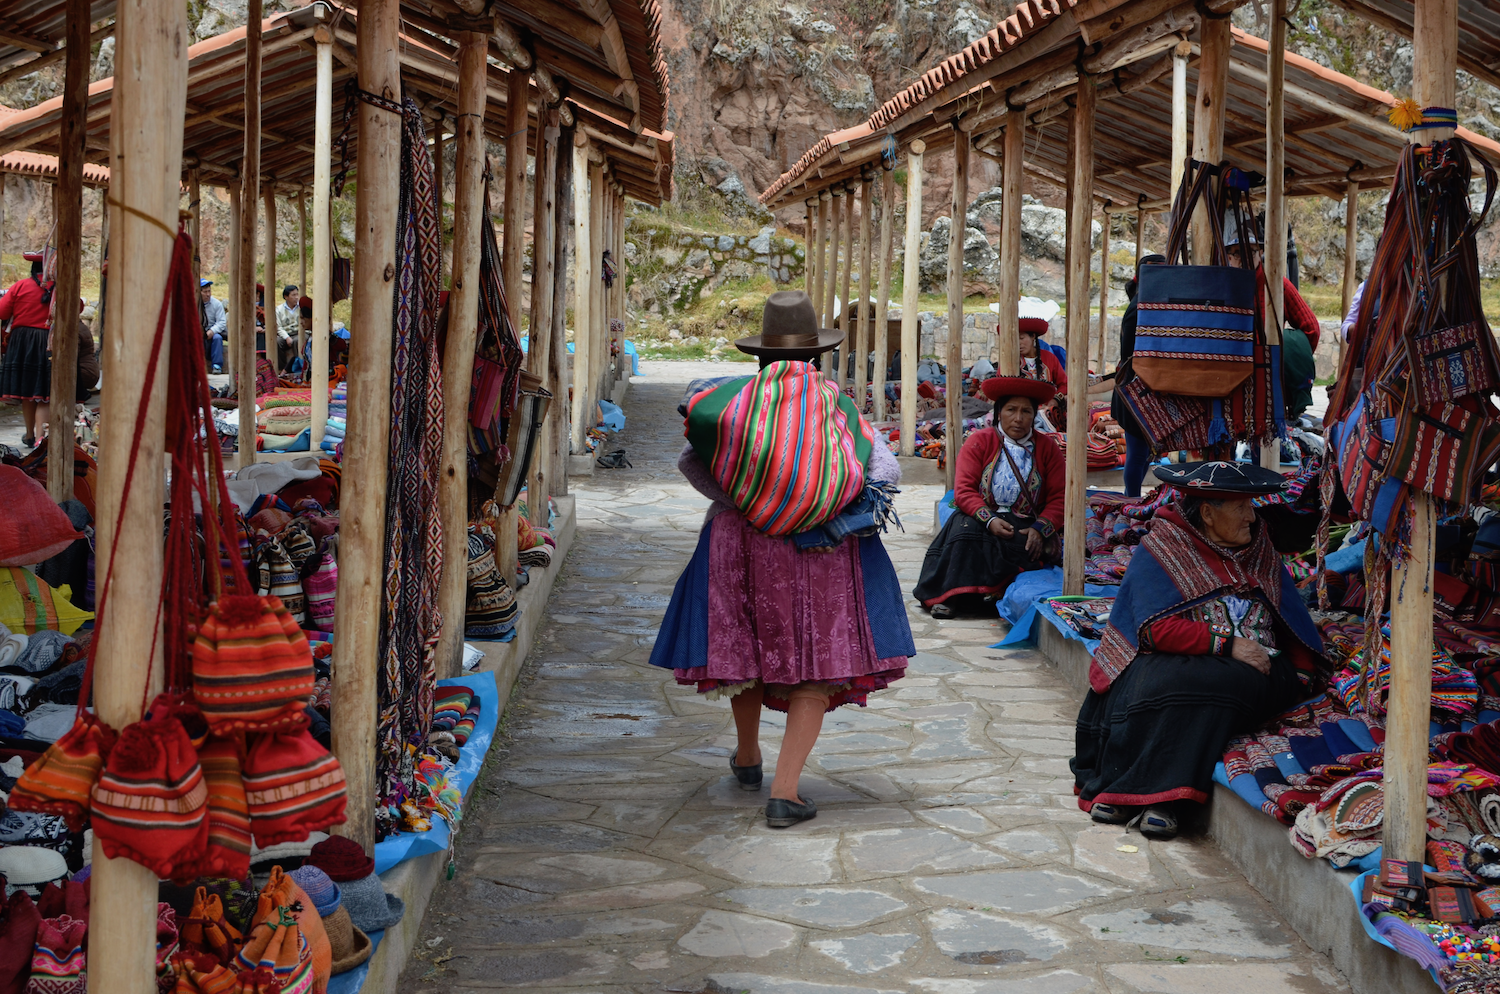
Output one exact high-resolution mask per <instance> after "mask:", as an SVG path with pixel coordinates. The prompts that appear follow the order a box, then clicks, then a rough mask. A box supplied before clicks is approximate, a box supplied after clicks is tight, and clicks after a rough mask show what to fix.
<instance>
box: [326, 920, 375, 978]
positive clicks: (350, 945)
mask: <svg viewBox="0 0 1500 994" xmlns="http://www.w3.org/2000/svg"><path fill="white" fill-rule="evenodd" d="M323 928H324V929H325V930H327V932H328V944H329V945H330V946H332V947H333V971H332V973H333V976H335V977H336V976H338V975H339V974H341V973H345V972H347V971H349V970H352V969H354V968H355V967H356V966H359V965H360V964H361V963H363V962H364V961H365V960H367V959H369V958H370V951H371V949H373V948H374V947H373V946H372V945H371V944H370V937H369V936H368V935H366V934H365V933H364V932H362V931H361V930H359V929H357V928H355V927H354V922H353V921H352V920H351V919H350V918H349V911H348V909H346V908H339V909H338V910H337V911H335V912H334V913H333V914H331V915H329V916H327V917H325V918H324V919H323Z"/></svg>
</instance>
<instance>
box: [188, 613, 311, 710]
mask: <svg viewBox="0 0 1500 994" xmlns="http://www.w3.org/2000/svg"><path fill="white" fill-rule="evenodd" d="M312 691H313V667H312V650H311V649H310V648H309V647H308V644H307V636H306V635H305V634H304V633H303V631H302V629H301V627H300V626H299V625H298V623H297V621H296V619H294V618H293V617H292V616H291V614H290V613H288V611H287V609H286V608H285V607H284V606H283V605H282V603H281V601H280V599H279V598H276V597H253V596H240V595H235V596H228V597H224V598H221V599H220V600H218V601H216V602H215V603H214V604H213V605H212V607H211V608H210V609H209V614H208V617H206V618H204V619H203V622H202V624H200V625H199V626H198V636H197V638H196V639H195V640H194V642H193V693H194V696H196V697H197V699H198V705H199V707H201V708H202V709H203V716H204V717H205V718H207V719H208V721H209V723H210V724H211V725H213V727H214V733H215V734H216V735H227V734H230V733H232V732H234V731H236V730H239V731H246V732H266V731H275V730H277V729H281V728H292V727H295V726H297V725H298V724H299V723H301V722H302V720H303V717H302V708H303V706H304V705H305V704H306V703H307V699H308V698H309V697H310V696H311V695H312Z"/></svg>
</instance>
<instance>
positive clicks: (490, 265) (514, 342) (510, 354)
mask: <svg viewBox="0 0 1500 994" xmlns="http://www.w3.org/2000/svg"><path fill="white" fill-rule="evenodd" d="M490 217H491V212H490V181H489V172H488V170H486V172H485V180H484V222H483V224H484V226H483V228H482V229H481V231H482V233H481V235H480V238H479V343H480V347H479V348H478V349H477V350H476V352H477V353H478V354H482V355H484V357H485V358H487V359H490V360H492V361H494V362H498V363H499V364H500V365H501V366H502V367H503V368H504V370H505V373H504V377H503V378H502V379H501V381H500V417H501V418H508V417H510V416H511V414H512V413H513V412H514V411H515V409H516V401H517V399H518V398H519V396H520V391H521V368H522V367H523V366H524V365H525V364H526V353H524V352H522V351H521V342H520V339H518V338H517V337H516V326H515V323H514V322H513V321H512V320H511V315H510V303H509V302H508V301H507V300H506V299H505V284H504V283H502V282H501V279H500V275H501V270H500V242H499V240H498V239H497V238H496V237H495V225H494V222H493V221H491V220H490ZM504 437H505V435H504V434H502V435H501V438H502V439H503V438H504ZM504 579H505V582H506V583H510V582H511V581H512V580H513V579H514V578H513V577H505V578H504Z"/></svg>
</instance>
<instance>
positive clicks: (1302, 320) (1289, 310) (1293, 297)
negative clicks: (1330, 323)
mask: <svg viewBox="0 0 1500 994" xmlns="http://www.w3.org/2000/svg"><path fill="white" fill-rule="evenodd" d="M1265 281H1266V271H1265V268H1264V267H1261V268H1258V269H1256V270H1255V282H1256V284H1257V286H1256V292H1255V320H1256V323H1257V324H1259V323H1260V320H1261V315H1262V314H1263V313H1264V311H1263V309H1264V307H1265V300H1266V297H1265V294H1263V293H1262V292H1261V290H1263V289H1264V288H1265V285H1266V282H1265ZM1281 283H1282V287H1281V312H1282V313H1281V317H1282V319H1283V320H1284V321H1285V323H1287V324H1289V325H1291V326H1292V327H1293V328H1296V329H1297V330H1298V331H1300V332H1302V333H1303V334H1305V335H1306V336H1307V341H1308V344H1309V345H1311V346H1312V348H1313V351H1314V352H1316V351H1317V350H1318V339H1319V338H1320V337H1321V336H1322V334H1323V326H1322V325H1320V324H1318V316H1317V315H1316V314H1314V313H1313V309H1312V308H1311V307H1309V306H1307V301H1305V300H1303V299H1302V294H1300V293H1298V292H1297V288H1296V287H1294V286H1292V281H1291V280H1289V279H1286V278H1285V277H1283V278H1282V280H1281Z"/></svg>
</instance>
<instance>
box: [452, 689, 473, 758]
mask: <svg viewBox="0 0 1500 994" xmlns="http://www.w3.org/2000/svg"><path fill="white" fill-rule="evenodd" d="M478 721H479V698H478V697H475V698H474V699H473V700H472V701H470V702H469V706H468V707H467V708H465V709H464V716H463V718H461V719H460V720H459V722H458V724H456V725H454V726H453V741H454V742H456V743H458V745H459V746H460V747H462V746H463V745H465V744H466V743H467V742H468V741H469V736H470V735H473V734H474V725H475V723H477V722H478Z"/></svg>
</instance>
